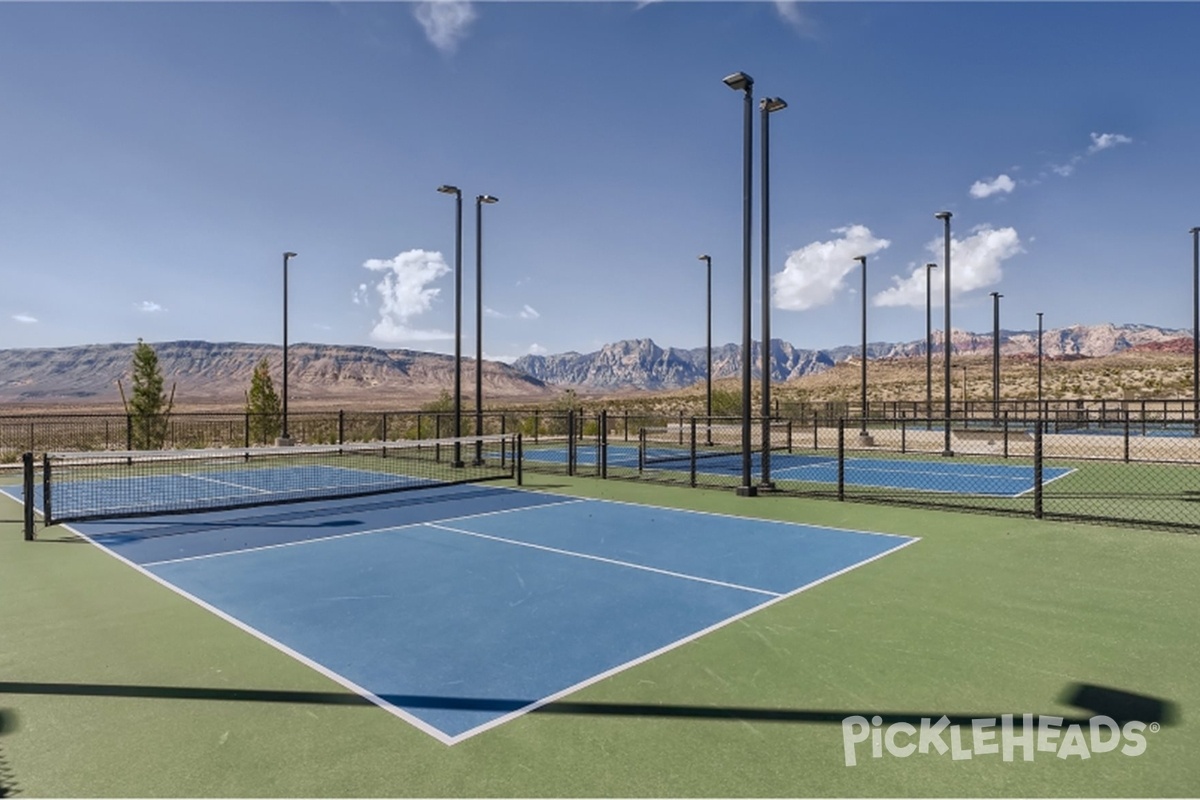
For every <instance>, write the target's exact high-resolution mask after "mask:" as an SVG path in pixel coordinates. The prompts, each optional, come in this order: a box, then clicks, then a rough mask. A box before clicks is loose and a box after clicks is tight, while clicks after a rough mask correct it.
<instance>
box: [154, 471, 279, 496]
mask: <svg viewBox="0 0 1200 800" xmlns="http://www.w3.org/2000/svg"><path fill="white" fill-rule="evenodd" d="M176 475H178V476H179V477H181V478H192V479H193V480H197V481H207V482H208V483H216V484H219V485H221V486H232V487H233V488H235V489H249V490H250V491H252V492H258V493H260V494H272V492H271V491H270V490H268V489H260V488H258V487H257V486H247V485H246V484H244V483H234V482H233V481H219V480H217V479H216V478H210V477H208V476H206V475H189V474H188V473H186V472H177V473H176Z"/></svg>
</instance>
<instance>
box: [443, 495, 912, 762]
mask: <svg viewBox="0 0 1200 800" xmlns="http://www.w3.org/2000/svg"><path fill="white" fill-rule="evenodd" d="M700 513H703V512H700ZM764 521H768V520H764ZM883 535H885V536H886V535H888V534H883ZM919 541H920V539H919V538H912V539H909V540H908V541H907V542H901V543H900V544H898V545H896V546H895V547H893V548H890V549H888V550H885V551H883V552H882V553H877V554H876V555H873V556H871V557H870V558H866V559H863V560H862V561H859V562H857V563H855V564H851V565H850V566H848V567H844V568H842V569H840V570H838V571H837V572H831V573H830V574H828V575H826V576H824V577H822V578H818V579H817V580H815V581H812V582H811V583H806V584H805V585H803V586H801V587H800V588H798V589H793V590H792V591H790V592H788V593H787V594H781V595H776V596H775V597H772V598H771V599H770V600H767V601H766V602H764V603H760V604H758V605H756V606H754V607H753V608H748V609H746V610H745V611H743V612H741V613H739V614H735V615H733V616H732V617H728V618H726V619H723V620H721V621H720V622H716V623H714V624H712V625H709V626H708V627H707V628H704V629H703V630H699V631H696V632H695V633H693V634H690V635H688V636H685V637H683V638H682V639H677V640H676V641H674V642H671V643H670V644H666V645H663V646H662V647H660V648H658V649H657V650H653V651H651V652H649V653H646V654H645V655H642V656H638V657H637V658H634V659H630V660H629V661H626V662H625V663H624V664H618V665H617V666H615V667H613V668H612V669H608V670H605V671H604V672H601V673H600V674H598V675H593V676H592V677H590V678H586V679H585V680H582V681H580V682H579V683H576V684H574V685H572V686H568V687H567V688H566V689H563V690H561V691H558V692H555V693H554V694H552V695H548V696H546V697H543V698H542V699H540V700H536V701H534V702H532V703H530V704H529V705H527V706H524V707H523V708H518V709H516V710H515V711H510V712H509V713H507V714H505V715H503V716H501V717H497V718H496V719H493V720H491V721H489V722H485V723H483V724H482V725H479V726H477V727H474V728H471V729H470V730H466V731H463V732H462V733H460V734H457V735H455V736H451V737H450V741H449V742H448V743H449V744H458V743H459V742H462V741H464V740H466V739H469V738H471V737H472V736H476V735H478V734H480V733H483V732H484V731H487V730H490V729H492V728H495V727H497V726H499V725H503V724H504V723H506V722H510V721H512V720H514V719H516V718H517V717H519V716H522V715H524V714H528V713H529V712H530V711H534V710H536V709H538V708H540V707H542V706H544V705H547V704H548V703H553V702H554V701H556V700H560V699H562V698H564V697H566V696H567V695H569V694H573V693H574V692H577V691H579V690H580V689H584V688H586V687H588V686H591V685H592V684H593V683H598V682H600V681H602V680H604V679H606V678H610V677H612V676H613V675H616V674H618V673H620V672H624V671H625V670H627V669H630V668H631V667H636V666H637V665H638V664H641V663H643V662H646V661H649V660H650V659H652V658H657V657H658V656H660V655H662V654H664V653H667V652H669V651H671V650H674V649H675V648H677V647H681V646H682V645H685V644H687V643H688V642H692V641H695V640H696V639H699V638H700V637H701V636H704V635H706V634H708V633H712V632H713V631H715V630H718V629H720V628H724V627H725V626H726V625H729V624H730V623H733V622H737V621H738V620H740V619H744V618H745V617H748V616H750V615H751V614H754V613H757V612H759V611H762V610H763V609H764V608H767V607H768V606H773V605H775V604H776V603H778V602H781V601H783V600H787V599H789V598H791V597H795V596H796V595H798V594H800V593H801V592H805V591H808V590H809V589H811V588H813V587H814V586H819V585H821V584H822V583H825V582H826V581H829V580H833V579H834V578H837V577H839V576H841V575H845V574H846V573H847V572H849V571H851V570H853V569H858V568H859V567H861V566H863V565H864V564H870V563H871V562H872V561H877V560H878V559H881V558H883V557H884V556H887V555H891V554H892V553H895V552H896V551H897V550H900V549H903V548H905V547H908V546H909V545H910V544H914V543H916V542H919Z"/></svg>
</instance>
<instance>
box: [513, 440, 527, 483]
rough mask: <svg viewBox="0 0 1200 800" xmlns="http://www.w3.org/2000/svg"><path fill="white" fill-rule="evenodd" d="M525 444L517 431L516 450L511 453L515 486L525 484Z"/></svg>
mask: <svg viewBox="0 0 1200 800" xmlns="http://www.w3.org/2000/svg"><path fill="white" fill-rule="evenodd" d="M524 466H525V445H524V443H523V442H522V440H521V432H520V431H518V432H517V451H516V453H514V454H513V469H514V470H515V471H516V474H517V486H524V485H525V470H524Z"/></svg>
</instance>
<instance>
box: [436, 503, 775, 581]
mask: <svg viewBox="0 0 1200 800" xmlns="http://www.w3.org/2000/svg"><path fill="white" fill-rule="evenodd" d="M534 508H541V506H534ZM423 524H424V525H425V526H426V527H429V528H437V529H438V530H439V531H449V532H450V533H461V534H463V535H464V536H475V537H477V538H480V539H490V540H491V541H493V542H503V543H504V544H515V545H517V546H519V547H529V548H532V549H534V550H544V551H546V552H547V553H558V554H559V555H564V556H574V557H575V558H586V559H587V560H589V561H599V562H601V563H604V564H615V565H616V566H618V567H629V568H630V569H640V570H643V571H645V572H654V573H657V574H659V575H669V576H670V577H672V578H683V579H684V580H688V581H696V582H698V583H709V584H712V585H713V586H722V587H724V588H726V589H738V590H740V591H743V592H754V593H755V594H765V595H767V596H768V597H779V596H780V595H779V592H769V591H767V590H766V589H756V588H754V587H753V586H742V585H741V584H737V583H726V582H725V581H717V580H713V579H712V578H701V577H700V576H699V575H688V574H687V573H684V572H672V571H671V570H669V569H659V568H658V567H648V566H646V565H644V564H634V563H633V562H631V561H618V560H617V559H615V558H605V557H603V556H594V555H591V554H589V553H579V552H576V551H574V550H560V549H559V548H557V547H547V546H546V545H543V544H533V543H531V542H522V541H520V540H517V539H505V538H504V537H503V536H492V535H491V534H487V533H476V532H475V531H467V530H463V529H461V528H451V527H449V526H447V525H440V524H438V523H436V522H425V523H423Z"/></svg>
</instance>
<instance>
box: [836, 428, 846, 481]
mask: <svg viewBox="0 0 1200 800" xmlns="http://www.w3.org/2000/svg"><path fill="white" fill-rule="evenodd" d="M837 431H838V434H837V436H838V440H837V499H838V500H845V499H846V420H845V418H839V419H838V428H837Z"/></svg>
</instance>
